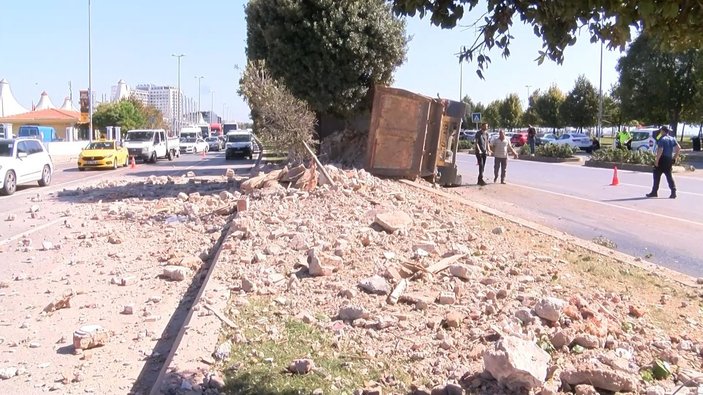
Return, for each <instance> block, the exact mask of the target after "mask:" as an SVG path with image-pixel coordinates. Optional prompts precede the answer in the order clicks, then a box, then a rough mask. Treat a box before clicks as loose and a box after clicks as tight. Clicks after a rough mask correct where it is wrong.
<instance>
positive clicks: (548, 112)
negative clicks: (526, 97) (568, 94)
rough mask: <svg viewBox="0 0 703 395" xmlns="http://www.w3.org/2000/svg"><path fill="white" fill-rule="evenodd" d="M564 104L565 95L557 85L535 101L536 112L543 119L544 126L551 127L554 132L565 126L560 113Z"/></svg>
mask: <svg viewBox="0 0 703 395" xmlns="http://www.w3.org/2000/svg"><path fill="white" fill-rule="evenodd" d="M563 102H564V93H562V91H561V90H560V89H559V88H557V86H556V85H552V86H550V87H549V89H548V90H547V92H545V93H544V94H542V95H540V96H539V97H538V98H537V100H536V101H535V112H536V113H537V116H539V117H540V119H542V122H543V124H542V126H550V127H552V130H556V129H558V128H561V127H563V126H564V123H563V121H562V117H561V116H560V113H559V108H560V107H561V103H563Z"/></svg>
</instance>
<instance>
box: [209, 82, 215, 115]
mask: <svg viewBox="0 0 703 395" xmlns="http://www.w3.org/2000/svg"><path fill="white" fill-rule="evenodd" d="M210 94H211V95H212V97H210V123H213V120H212V117H213V116H214V114H215V91H213V90H211V91H210Z"/></svg>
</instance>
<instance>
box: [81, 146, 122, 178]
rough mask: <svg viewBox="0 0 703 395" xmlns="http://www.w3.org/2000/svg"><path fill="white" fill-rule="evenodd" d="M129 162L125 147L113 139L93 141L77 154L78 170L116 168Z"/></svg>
mask: <svg viewBox="0 0 703 395" xmlns="http://www.w3.org/2000/svg"><path fill="white" fill-rule="evenodd" d="M128 164H129V153H128V151H127V148H125V147H121V146H120V145H118V144H117V142H115V141H113V140H107V141H94V142H92V143H90V144H88V146H86V147H85V148H83V150H82V151H81V153H80V154H78V170H80V171H84V170H85V169H91V168H92V169H101V168H102V169H117V167H118V166H123V167H125V166H127V165H128Z"/></svg>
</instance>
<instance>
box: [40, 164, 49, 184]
mask: <svg viewBox="0 0 703 395" xmlns="http://www.w3.org/2000/svg"><path fill="white" fill-rule="evenodd" d="M49 184H51V167H49V165H44V168H43V169H42V171H41V180H39V186H40V187H45V186H47V185H49Z"/></svg>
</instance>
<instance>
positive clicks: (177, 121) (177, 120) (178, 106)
mask: <svg viewBox="0 0 703 395" xmlns="http://www.w3.org/2000/svg"><path fill="white" fill-rule="evenodd" d="M171 56H173V57H174V58H178V88H176V90H177V92H176V102H177V103H176V115H175V116H174V117H173V134H174V135H176V136H177V135H178V127H179V126H180V123H181V58H182V57H184V56H186V55H185V54H179V55H176V54H173V53H172V54H171Z"/></svg>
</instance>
